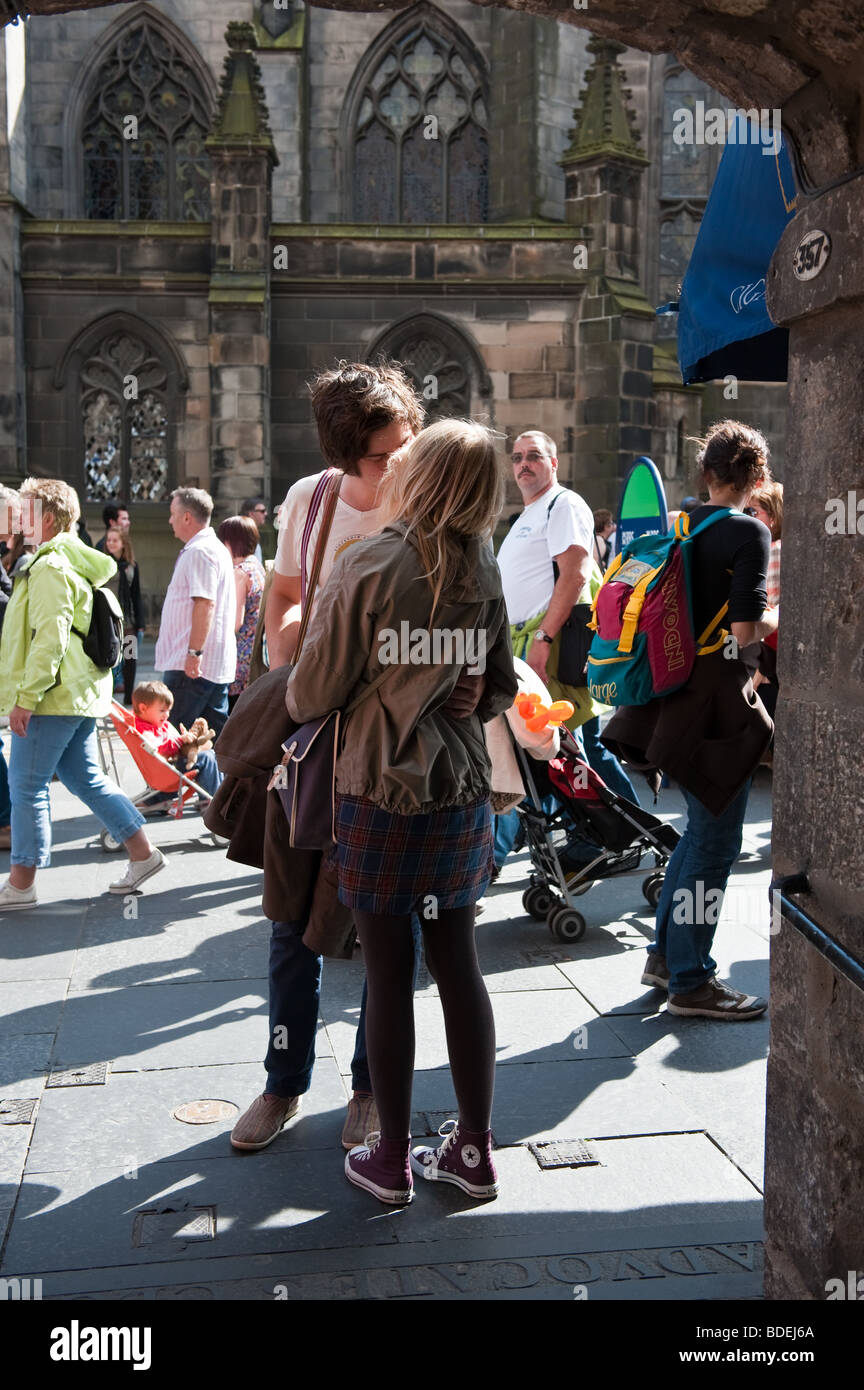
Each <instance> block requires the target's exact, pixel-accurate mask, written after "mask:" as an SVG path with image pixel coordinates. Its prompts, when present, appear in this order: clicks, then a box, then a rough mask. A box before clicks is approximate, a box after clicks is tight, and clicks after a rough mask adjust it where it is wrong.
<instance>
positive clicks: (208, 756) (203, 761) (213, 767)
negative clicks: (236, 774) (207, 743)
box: [174, 721, 222, 796]
mask: <svg viewBox="0 0 864 1390" xmlns="http://www.w3.org/2000/svg"><path fill="white" fill-rule="evenodd" d="M184 722H185V721H184ZM174 766H175V767H176V768H177V771H178V772H186V754H185V753H180V754H178V756H177V757H176V758H175V759H174ZM195 767H197V769H198V776H197V778H196V779H195V780H196V781H197V783H198V786H199V787H201V789H202V790H203V791H205V792H209V793H210V795H211V796H215V795H216V792H217V791H218V789H219V787H220V786H221V785H222V773H221V772H220V771H219V764H218V763H217V761H216V755H215V753H213V752H211V750H210V749H209V748H199V749H198V758H197V760H196V763H195Z"/></svg>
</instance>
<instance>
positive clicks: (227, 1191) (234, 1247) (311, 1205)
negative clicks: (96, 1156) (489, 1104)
mask: <svg viewBox="0 0 864 1390" xmlns="http://www.w3.org/2000/svg"><path fill="white" fill-rule="evenodd" d="M211 1142H212V1141H210V1140H203V1141H201V1142H200V1148H201V1150H202V1152H203V1153H204V1154H205V1155H206V1154H208V1153H209V1150H210V1146H211ZM197 1147H199V1146H198V1145H196V1146H195V1147H193V1148H192V1149H191V1150H190V1151H188V1152H187V1153H185V1154H184V1155H183V1157H182V1158H180V1159H177V1160H172V1161H170V1162H164V1163H161V1162H160V1163H155V1164H145V1165H142V1166H140V1167H139V1168H138V1169H137V1172H134V1171H130V1170H129V1165H128V1164H126V1163H122V1162H121V1163H115V1164H108V1165H101V1164H100V1165H87V1166H85V1167H84V1168H75V1169H63V1170H59V1171H58V1170H55V1171H52V1172H50V1173H34V1174H32V1175H29V1174H26V1173H25V1175H24V1181H23V1183H22V1185H21V1195H20V1198H19V1201H18V1206H17V1208H16V1210H15V1215H14V1218H13V1221H12V1227H11V1231H10V1234H9V1239H8V1242H7V1246H6V1250H5V1253H4V1258H3V1269H4V1271H14V1270H27V1272H28V1273H30V1274H34V1275H43V1276H46V1285H45V1293H46V1294H47V1295H49V1296H50V1293H51V1288H50V1283H49V1282H48V1281H47V1275H48V1274H49V1273H50V1272H51V1271H53V1270H64V1269H79V1268H83V1269H97V1268H99V1267H103V1268H110V1267H112V1266H114V1265H121V1264H122V1265H146V1264H148V1263H150V1262H151V1261H155V1260H158V1261H160V1262H162V1261H169V1262H172V1263H173V1262H175V1261H176V1262H178V1263H182V1262H183V1261H186V1260H198V1259H200V1258H202V1256H203V1255H205V1253H206V1256H207V1258H208V1259H212V1260H215V1261H216V1262H218V1261H219V1260H220V1259H222V1258H224V1257H225V1256H232V1255H254V1254H261V1253H265V1252H269V1253H280V1252H283V1251H290V1250H319V1249H328V1248H341V1249H345V1248H349V1249H350V1248H353V1247H354V1246H368V1245H378V1244H388V1243H393V1242H394V1241H395V1239H396V1236H395V1225H396V1223H397V1222H398V1220H399V1219H400V1218H401V1217H402V1216H403V1215H404V1214H403V1213H401V1212H399V1211H388V1210H386V1209H385V1208H384V1207H382V1206H381V1204H380V1203H379V1202H377V1201H376V1200H375V1198H374V1197H370V1196H369V1194H368V1193H365V1192H360V1191H358V1190H357V1189H356V1188H352V1187H351V1186H350V1185H349V1184H348V1182H347V1181H346V1178H345V1174H344V1169H343V1163H344V1155H343V1154H342V1152H341V1150H339V1151H337V1150H335V1149H334V1150H333V1152H332V1155H331V1157H330V1161H329V1162H324V1161H322V1155H321V1154H320V1153H319V1152H317V1151H297V1152H291V1151H287V1152H285V1153H283V1154H282V1156H281V1158H280V1159H279V1161H277V1162H261V1163H255V1159H256V1158H257V1155H253V1156H252V1157H251V1159H250V1157H249V1155H244V1154H231V1155H229V1156H228V1157H223V1158H213V1157H206V1156H205V1157H203V1158H202V1157H199V1156H198V1154H197V1153H196V1148H197ZM250 1163H255V1169H254V1177H253V1176H252V1174H251V1173H250V1169H249V1164H250ZM241 1165H242V1166H241ZM346 1189H347V1191H346ZM206 1207H215V1209H216V1211H215V1223H216V1236H215V1239H213V1240H197V1239H190V1238H189V1235H188V1225H187V1223H188V1222H189V1221H191V1220H192V1219H193V1218H194V1216H195V1213H196V1212H199V1211H201V1210H202V1209H203V1208H206ZM169 1208H170V1209H171V1211H168V1209H169ZM142 1211H152V1212H155V1213H158V1212H160V1211H161V1212H162V1213H163V1214H164V1215H165V1216H166V1217H167V1218H169V1219H167V1220H165V1221H164V1222H152V1223H148V1224H150V1225H151V1226H152V1227H155V1230H154V1232H153V1236H152V1237H151V1238H150V1239H148V1240H147V1243H146V1244H142V1245H137V1246H136V1245H135V1244H134V1243H133V1240H134V1237H135V1232H136V1220H135V1218H136V1214H138V1213H140V1212H142ZM172 1212H173V1213H174V1219H173V1220H171V1219H170V1218H171V1214H172ZM184 1212H185V1213H187V1215H186V1216H184ZM160 1227H162V1231H161V1232H160V1230H159V1228H160ZM184 1227H185V1229H186V1231H187V1234H184V1233H183V1230H184ZM165 1228H168V1229H167V1230H166V1229H165ZM171 1228H173V1230H174V1231H177V1232H178V1233H177V1234H174V1233H172V1229H171ZM178 1228H179V1230H178ZM205 1246H206V1252H205V1249H204V1247H205Z"/></svg>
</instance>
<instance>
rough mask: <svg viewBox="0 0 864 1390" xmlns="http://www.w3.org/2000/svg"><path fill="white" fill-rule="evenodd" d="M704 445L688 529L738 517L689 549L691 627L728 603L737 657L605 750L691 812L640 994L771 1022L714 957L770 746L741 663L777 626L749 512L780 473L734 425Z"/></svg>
mask: <svg viewBox="0 0 864 1390" xmlns="http://www.w3.org/2000/svg"><path fill="white" fill-rule="evenodd" d="M698 443H699V445H700V452H699V455H698V463H699V466H700V468H701V471H702V479H703V483H704V486H705V487H706V488H707V490H708V498H709V500H708V502H707V503H700V505H699V506H698V507H696V508H694V510H693V511H692V512H691V514H690V529H691V531H695V529H696V527H697V526H698V525H700V523H701V522H703V521H705V520H706V519H707V518H708V517H709V516H710V515H711V514H712V512H716V511H717V509H718V508H730V509H731V511H730V515H729V516H726V517H723V518H722V519H721V520H720V521H717V522H715V524H714V525H713V526H711V527H710V528H709V529H708V530H707V531H705V533H704V534H703V535H701V536H697V537H696V538H695V539H694V540H693V543H692V549H691V596H692V601H693V628H694V631H695V632H696V633H697V634H701V633H703V632H704V631H705V629H706V628H708V626H709V624H711V622H712V619H714V618H715V617H716V615H717V614H718V613H719V612H720V610H721V609H722V608H723V605H724V604H728V609H727V610H726V612H725V613H724V616H723V617H722V619H721V620H720V622H718V623H717V624H716V626H715V628H714V631H713V632H711V633H709V634H708V635H707V638H706V645H707V646H711V645H712V644H713V643H714V641H715V640H716V634H717V632H718V630H719V628H720V626H721V623H722V625H723V626H725V627H726V628H728V629H729V632H730V633H731V636H732V638H734V641H735V643H736V644H737V646H735V645H730V644H729V642H728V639H727V641H726V642H724V643H723V644H722V646H721V648H720V649H719V650H717V651H715V652H713V653H711V654H710V655H706V656H699V657H697V658H696V662H695V664H694V669H693V672H692V674H691V677H690V680H689V681H688V682H687V684H686V685H685V686H684V687H683V688H682V689H681V690H679V691H676V692H675V693H674V694H672V695H667V696H666V697H664V698H663V699H660V700H652V701H651V702H650V703H649V704H648V705H645V706H640V707H639V708H638V709H637V708H631V709H622V710H619V711H618V712H617V713H616V714H615V715H614V716H613V718H612V719H611V720H610V721H609V724H608V725H607V729H606V734H605V739H608V740H609V741H610V742H611V743H612V745H613V747H614V748H615V751H617V752H619V754H620V752H621V750H623V749H625V748H630V749H631V750H632V749H639V750H643V749H644V750H646V753H647V757H646V761H648V762H652V763H653V765H654V766H657V767H660V768H662V770H663V771H664V772H667V773H668V774H669V775H670V776H671V777H673V778H674V779H675V780H676V781H677V782H678V783H679V784H680V785H681V788H682V790H683V793H684V797H685V799H686V802H687V813H688V814H687V826H686V829H685V831H684V834H683V836H682V838H681V840H680V841H679V843H678V846H677V848H676V850H675V852H674V854H673V855H672V858H671V859H670V861H669V866H668V868H667V870H666V877H665V880H664V884H663V892H662V894H661V897H660V902H659V904H658V907H657V918H656V924H655V940H654V945H653V947H652V948H651V949H650V950H649V953H648V959H647V962H646V967H645V972H644V974H643V976H642V983H643V984H647V985H655V986H657V987H658V988H661V989H666V990H668V993H669V1002H668V1006H667V1007H668V1010H669V1012H670V1013H671V1014H681V1015H684V1016H697V1017H703V1018H716V1019H724V1020H741V1019H749V1018H756V1017H758V1016H759V1015H760V1014H763V1013H764V1012H765V1010H766V1009H767V1007H768V1004H767V1001H766V1000H765V999H759V998H757V997H756V996H754V995H750V994H743V993H741V992H740V991H739V990H735V989H732V988H731V987H730V986H729V985H727V984H725V983H724V982H723V981H721V980H718V979H717V977H716V974H715V971H716V969H717V966H716V963H715V961H714V960H713V959H712V956H711V947H712V944H713V940H714V932H715V930H716V927H717V920H718V917H719V915H720V905H721V904H722V900H723V894H724V892H725V889H726V884H727V881H728V879H729V874H730V872H731V870H732V866H733V864H734V863H735V860H736V859H737V858H738V855H739V854H740V852H741V840H742V832H743V827H744V815H745V812H746V809H747V797H748V794H749V791H750V781H751V777H752V774H753V772H754V771H755V768H756V766H757V765H758V763H759V760H760V758H761V756H762V754H763V753H764V751H765V748H766V747H767V744H768V741H769V739H770V730H771V721H770V719H769V718H768V716H767V714H766V713H765V710H764V708H763V706H762V704H761V701H760V700H759V698H758V696H757V695H756V694H755V691H754V690H753V686H752V682H751V680H750V677H749V673H748V671H747V669H746V667H745V665H744V663H743V661H742V660H741V657H740V656H739V654H738V653H739V652H740V651H741V650H742V649H743V648H745V647H748V646H749V645H750V644H751V643H754V642H759V641H761V640H762V639H763V638H765V637H766V636H768V634H769V633H771V632H773V631H774V630H775V629H776V627H777V613H776V610H772V609H768V606H767V593H766V573H767V570H768V555H769V547H770V542H771V536H770V533H769V531H768V529H767V527H765V526H763V524H762V522H761V521H757V519H756V518H755V517H753V516H748V515H746V513H745V510H744V509H745V508H746V507H748V506H749V504H750V499H751V496H752V494H753V491H754V489H755V488H757V487H760V486H763V485H764V484H765V483H766V482H768V481H770V479H771V472H770V469H769V467H768V452H769V450H768V444H767V443H766V441H765V438H764V436H763V435H761V434H760V433H759V431H758V430H755V429H753V428H752V427H751V426H749V425H744V424H741V423H740V422H739V421H737V420H722V421H720V422H719V423H718V424H716V425H713V426H712V427H711V429H710V430H709V431H708V433H707V435H706V436H705V438H704V439H702V440H699V441H698ZM658 750H663V751H662V752H661V753H660V756H659V757H657V761H656V762H655V761H654V758H653V757H652V756H651V755H652V753H653V754H654V755H655V756H657V753H658ZM661 758H662V761H661ZM631 761H633V759H632V758H631Z"/></svg>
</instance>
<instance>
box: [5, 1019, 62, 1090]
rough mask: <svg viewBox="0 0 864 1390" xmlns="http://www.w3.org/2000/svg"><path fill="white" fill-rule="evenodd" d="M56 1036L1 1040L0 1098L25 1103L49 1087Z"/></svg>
mask: <svg viewBox="0 0 864 1390" xmlns="http://www.w3.org/2000/svg"><path fill="white" fill-rule="evenodd" d="M53 1046H54V1034H53V1033H25V1034H23V1035H22V1036H20V1037H14V1036H12V1035H9V1034H7V1035H5V1036H2V1037H0V1098H3V1099H5V1100H25V1099H27V1098H28V1097H31V1096H38V1095H39V1094H40V1093H41V1091H42V1087H43V1086H44V1085H45V1077H46V1075H47V1073H48V1064H49V1059H50V1057H51V1049H52V1047H53Z"/></svg>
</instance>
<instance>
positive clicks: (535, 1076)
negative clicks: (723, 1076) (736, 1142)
mask: <svg viewBox="0 0 864 1390" xmlns="http://www.w3.org/2000/svg"><path fill="white" fill-rule="evenodd" d="M413 1103H414V1111H415V1114H417V1115H418V1117H419V1112H423V1113H426V1114H428V1113H429V1112H431V1113H432V1114H433V1115H435V1116H436V1117H437V1116H439V1115H440V1117H441V1119H445V1118H448V1117H450V1116H452V1117H453V1118H454V1119H455V1118H456V1116H457V1114H458V1110H457V1109H456V1102H455V1096H454V1092H453V1083H452V1080H451V1077H450V1073H449V1071H445V1070H442V1071H418V1072H417V1073H416V1075H415V1080H414V1097H413ZM702 1127H703V1126H702V1125H701V1124H700V1123H699V1121H698V1120H697V1119H695V1118H694V1116H693V1114H692V1113H691V1111H690V1109H689V1107H688V1106H687V1105H686V1104H685V1103H684V1100H683V1099H679V1098H678V1097H677V1096H676V1094H675V1093H674V1092H672V1091H671V1090H669V1089H666V1088H665V1087H664V1085H663V1082H662V1077H661V1076H660V1075H659V1074H658V1072H657V1071H656V1070H648V1069H643V1068H642V1067H641V1066H640V1065H638V1064H637V1063H636V1062H634V1060H633V1058H632V1057H629V1056H627V1057H606V1058H600V1059H597V1060H589V1061H583V1062H581V1063H580V1064H579V1066H578V1067H574V1066H573V1064H572V1063H571V1062H540V1063H535V1064H532V1065H528V1066H524V1067H520V1066H509V1067H499V1068H498V1070H497V1072H496V1076H495V1101H494V1105H493V1109H492V1133H493V1135H494V1137H495V1141H496V1143H498V1144H519V1143H522V1142H524V1141H526V1140H529V1139H589V1138H595V1137H608V1136H610V1135H630V1134H655V1133H659V1132H661V1131H667V1130H689V1129H701V1128H702ZM415 1132H417V1133H421V1132H422V1131H421V1130H420V1128H419V1126H418V1125H417V1124H416V1123H415Z"/></svg>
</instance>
